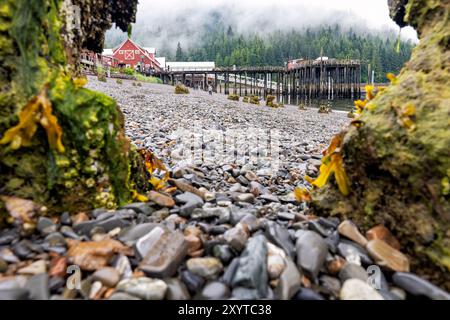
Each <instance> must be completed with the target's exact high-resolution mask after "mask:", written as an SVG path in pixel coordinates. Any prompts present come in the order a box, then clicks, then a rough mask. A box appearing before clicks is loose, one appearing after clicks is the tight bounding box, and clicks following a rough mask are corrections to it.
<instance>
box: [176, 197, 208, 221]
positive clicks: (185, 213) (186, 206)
mask: <svg viewBox="0 0 450 320" xmlns="http://www.w3.org/2000/svg"><path fill="white" fill-rule="evenodd" d="M175 199H176V201H177V202H179V203H181V204H182V206H181V208H180V215H181V216H182V217H189V216H190V215H191V213H192V212H193V211H194V209H195V208H200V207H201V206H203V199H202V198H200V197H199V196H197V195H195V194H193V193H190V192H185V193H183V194H180V195H178V196H176V197H175Z"/></svg>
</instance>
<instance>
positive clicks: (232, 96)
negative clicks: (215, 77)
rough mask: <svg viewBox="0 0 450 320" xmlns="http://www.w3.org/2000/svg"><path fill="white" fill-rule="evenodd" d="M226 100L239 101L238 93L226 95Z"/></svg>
mask: <svg viewBox="0 0 450 320" xmlns="http://www.w3.org/2000/svg"><path fill="white" fill-rule="evenodd" d="M228 100H231V101H239V95H237V94H233V93H232V94H230V95H228Z"/></svg>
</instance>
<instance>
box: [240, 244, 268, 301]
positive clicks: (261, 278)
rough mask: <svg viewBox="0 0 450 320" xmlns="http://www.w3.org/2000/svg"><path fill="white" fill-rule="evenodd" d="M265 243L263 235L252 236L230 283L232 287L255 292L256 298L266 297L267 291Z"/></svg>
mask: <svg viewBox="0 0 450 320" xmlns="http://www.w3.org/2000/svg"><path fill="white" fill-rule="evenodd" d="M266 241H267V240H266V238H265V237H264V236H263V235H257V236H254V237H253V238H251V239H250V240H249V241H248V243H247V246H246V248H245V250H244V251H243V253H242V254H241V256H240V258H239V265H238V266H237V269H236V272H235V274H234V276H233V279H232V282H231V283H232V286H233V287H243V288H246V289H253V290H255V294H256V297H257V298H264V297H266V295H267V289H268V288H267V283H268V276H267V243H266ZM233 296H235V291H234V290H233Z"/></svg>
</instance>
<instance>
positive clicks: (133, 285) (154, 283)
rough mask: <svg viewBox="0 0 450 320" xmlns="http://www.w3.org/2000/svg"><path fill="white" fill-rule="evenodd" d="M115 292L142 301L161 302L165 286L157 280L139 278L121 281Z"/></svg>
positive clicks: (164, 293) (165, 289)
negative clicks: (121, 292)
mask: <svg viewBox="0 0 450 320" xmlns="http://www.w3.org/2000/svg"><path fill="white" fill-rule="evenodd" d="M116 290H117V291H123V292H126V293H128V294H131V295H133V296H136V297H138V298H141V299H144V300H162V299H164V296H165V295H166V291H167V284H166V283H165V282H164V281H162V280H159V279H150V278H146V277H140V278H133V279H125V280H122V281H121V282H119V284H118V285H117V287H116Z"/></svg>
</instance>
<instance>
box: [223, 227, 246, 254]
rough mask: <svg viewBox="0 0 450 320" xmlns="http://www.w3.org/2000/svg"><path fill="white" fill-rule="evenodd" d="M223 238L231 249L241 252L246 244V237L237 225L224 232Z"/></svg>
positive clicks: (241, 228)
mask: <svg viewBox="0 0 450 320" xmlns="http://www.w3.org/2000/svg"><path fill="white" fill-rule="evenodd" d="M224 238H225V240H226V241H227V243H228V244H229V245H230V246H231V247H232V248H233V249H235V250H236V251H238V252H241V251H242V250H243V249H244V247H245V244H246V243H247V238H248V235H247V233H246V232H245V231H244V229H243V227H241V226H239V224H238V225H237V226H236V227H234V228H232V229H230V230H228V231H227V232H225V234H224Z"/></svg>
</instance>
